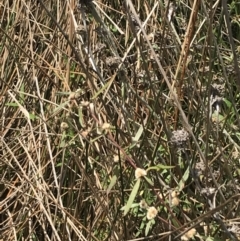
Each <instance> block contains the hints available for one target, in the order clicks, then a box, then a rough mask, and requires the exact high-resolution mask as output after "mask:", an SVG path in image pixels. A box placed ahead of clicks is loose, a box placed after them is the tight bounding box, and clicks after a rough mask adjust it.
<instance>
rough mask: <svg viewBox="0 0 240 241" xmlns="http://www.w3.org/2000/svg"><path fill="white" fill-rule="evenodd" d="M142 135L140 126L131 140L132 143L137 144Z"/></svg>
mask: <svg viewBox="0 0 240 241" xmlns="http://www.w3.org/2000/svg"><path fill="white" fill-rule="evenodd" d="M142 133H143V126H142V125H140V127H139V129H138V131H137V134H136V135H135V137H133V138H132V140H133V141H134V142H138V141H139V139H140V137H141V135H142Z"/></svg>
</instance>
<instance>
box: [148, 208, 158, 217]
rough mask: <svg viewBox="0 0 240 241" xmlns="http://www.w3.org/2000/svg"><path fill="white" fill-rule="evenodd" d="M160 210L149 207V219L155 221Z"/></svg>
mask: <svg viewBox="0 0 240 241" xmlns="http://www.w3.org/2000/svg"><path fill="white" fill-rule="evenodd" d="M157 214H158V210H157V209H156V208H155V207H149V209H148V212H147V219H148V220H150V219H153V218H155V217H156V216H157Z"/></svg>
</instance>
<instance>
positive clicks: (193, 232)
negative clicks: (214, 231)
mask: <svg viewBox="0 0 240 241" xmlns="http://www.w3.org/2000/svg"><path fill="white" fill-rule="evenodd" d="M196 233H197V230H196V229H195V228H192V229H190V230H189V231H187V232H186V233H185V234H184V235H183V236H182V237H181V240H182V241H188V240H190V239H191V238H193V237H194V236H195V235H196Z"/></svg>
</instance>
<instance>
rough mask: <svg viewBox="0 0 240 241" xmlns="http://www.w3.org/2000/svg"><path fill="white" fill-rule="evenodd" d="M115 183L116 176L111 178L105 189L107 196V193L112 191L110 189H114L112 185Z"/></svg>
mask: <svg viewBox="0 0 240 241" xmlns="http://www.w3.org/2000/svg"><path fill="white" fill-rule="evenodd" d="M116 182H117V176H116V175H114V176H113V177H112V178H111V182H110V184H109V186H108V188H107V195H108V194H109V192H110V191H111V190H112V188H113V187H114V185H115V184H116Z"/></svg>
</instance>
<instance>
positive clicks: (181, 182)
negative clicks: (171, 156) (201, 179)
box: [178, 167, 190, 192]
mask: <svg viewBox="0 0 240 241" xmlns="http://www.w3.org/2000/svg"><path fill="white" fill-rule="evenodd" d="M189 173H190V168H189V167H188V168H187V170H186V171H185V173H184V175H183V177H182V179H181V181H180V182H179V184H178V187H179V189H178V191H179V192H181V191H182V190H183V188H184V186H185V185H184V184H185V182H186V181H187V179H188V178H189Z"/></svg>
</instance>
